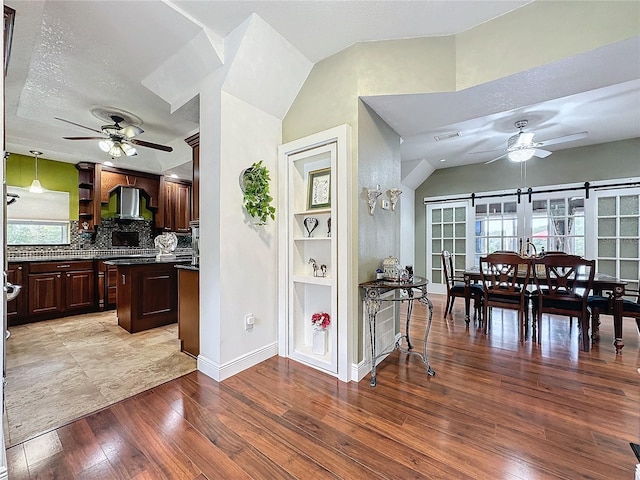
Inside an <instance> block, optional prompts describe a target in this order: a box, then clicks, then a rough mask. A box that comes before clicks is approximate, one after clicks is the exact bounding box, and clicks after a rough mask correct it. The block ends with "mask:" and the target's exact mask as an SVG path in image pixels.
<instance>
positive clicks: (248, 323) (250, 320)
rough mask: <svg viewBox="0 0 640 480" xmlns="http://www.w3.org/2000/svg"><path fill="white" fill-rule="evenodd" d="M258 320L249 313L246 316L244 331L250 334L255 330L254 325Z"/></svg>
mask: <svg viewBox="0 0 640 480" xmlns="http://www.w3.org/2000/svg"><path fill="white" fill-rule="evenodd" d="M255 321H256V319H255V317H254V316H253V313H247V314H246V315H245V316H244V329H245V330H246V331H248V332H250V331H251V330H253V324H254V323H255Z"/></svg>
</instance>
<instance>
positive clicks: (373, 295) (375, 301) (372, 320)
mask: <svg viewBox="0 0 640 480" xmlns="http://www.w3.org/2000/svg"><path fill="white" fill-rule="evenodd" d="M405 291H406V293H407V298H401V299H393V300H391V299H390V300H389V301H401V302H404V301H405V300H406V301H407V302H408V305H407V321H406V326H405V333H404V335H402V336H401V337H400V339H399V340H398V341H397V342H396V344H395V346H394V348H393V349H392V350H389V351H386V352H382V353H377V352H376V316H377V315H378V312H379V311H380V307H381V305H382V302H383V300H381V299H380V291H379V289H377V288H371V289H367V290H366V293H365V305H366V309H367V318H368V320H369V337H370V342H369V343H370V347H371V382H370V385H371V386H372V387H375V386H376V361H377V359H378V358H380V357H382V356H384V355H387V354H389V353H391V352H392V351H393V350H395V349H396V348H397V349H399V350H400V351H401V352H403V353H406V354H411V355H418V357H420V359H421V360H422V363H424V365H425V368H426V369H427V374H428V375H429V376H434V375H435V374H436V372H435V370H433V368H431V365H430V364H429V360H428V358H427V339H428V338H429V331H430V330H431V321H432V319H433V303H432V302H431V300H429V298H428V297H427V292H426V287H425V288H424V289H422V292H421V293H422V294H421V296H420V297H418V298H417V300H418V301H419V302H420V303H421V304H423V305H424V306H425V307H427V308H428V309H429V318H428V319H427V327H426V329H425V332H424V339H423V341H422V353H420V352H414V351H413V345H411V341H410V339H409V324H410V321H411V313H412V311H413V301H414V300H416V298H414V296H413V290H412V289H407V290H405ZM403 338H404V339H405V340H406V342H407V348H406V349H404V348H402V345H401V344H402V339H403Z"/></svg>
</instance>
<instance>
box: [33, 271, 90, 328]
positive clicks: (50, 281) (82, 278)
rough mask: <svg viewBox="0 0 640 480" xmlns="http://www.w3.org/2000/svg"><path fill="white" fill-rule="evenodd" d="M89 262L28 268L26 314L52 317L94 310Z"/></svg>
mask: <svg viewBox="0 0 640 480" xmlns="http://www.w3.org/2000/svg"><path fill="white" fill-rule="evenodd" d="M95 284H96V275H95V270H94V268H93V261H92V260H86V261H84V260H81V261H69V262H39V263H32V264H30V265H29V274H28V303H29V309H28V315H29V316H46V317H54V316H60V315H61V314H67V313H80V312H81V311H89V310H92V309H94V308H95V304H96V297H95V291H96V290H95Z"/></svg>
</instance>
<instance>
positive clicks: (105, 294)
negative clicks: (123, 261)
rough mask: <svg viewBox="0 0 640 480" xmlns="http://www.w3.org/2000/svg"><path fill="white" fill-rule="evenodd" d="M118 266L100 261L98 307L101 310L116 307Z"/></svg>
mask: <svg viewBox="0 0 640 480" xmlns="http://www.w3.org/2000/svg"><path fill="white" fill-rule="evenodd" d="M117 285H118V267H116V266H114V265H106V264H105V263H104V260H100V261H99V262H98V307H99V308H100V310H110V309H112V308H116V300H117V294H116V288H117Z"/></svg>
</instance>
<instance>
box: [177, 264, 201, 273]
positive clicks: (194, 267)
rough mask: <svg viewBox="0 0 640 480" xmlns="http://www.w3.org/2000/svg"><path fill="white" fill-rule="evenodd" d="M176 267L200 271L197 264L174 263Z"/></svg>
mask: <svg viewBox="0 0 640 480" xmlns="http://www.w3.org/2000/svg"><path fill="white" fill-rule="evenodd" d="M175 267H176V268H179V269H181V270H191V271H194V272H199V271H200V267H199V266H198V265H191V264H189V265H184V264H179V265H175Z"/></svg>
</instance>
